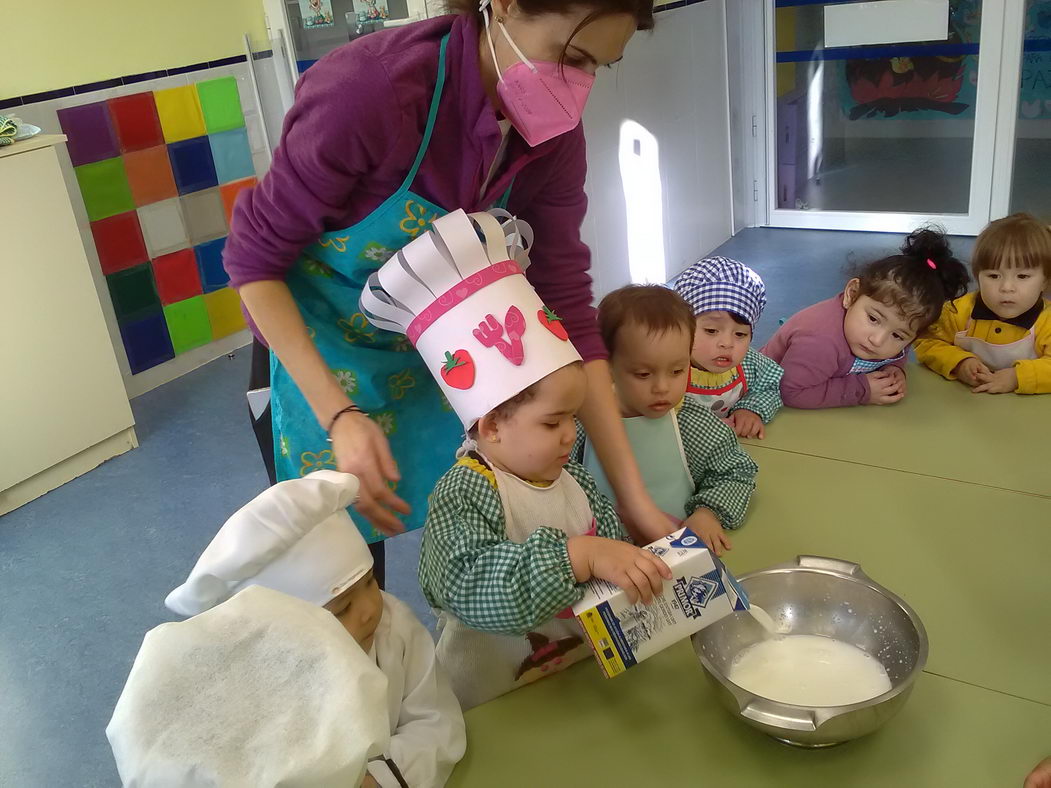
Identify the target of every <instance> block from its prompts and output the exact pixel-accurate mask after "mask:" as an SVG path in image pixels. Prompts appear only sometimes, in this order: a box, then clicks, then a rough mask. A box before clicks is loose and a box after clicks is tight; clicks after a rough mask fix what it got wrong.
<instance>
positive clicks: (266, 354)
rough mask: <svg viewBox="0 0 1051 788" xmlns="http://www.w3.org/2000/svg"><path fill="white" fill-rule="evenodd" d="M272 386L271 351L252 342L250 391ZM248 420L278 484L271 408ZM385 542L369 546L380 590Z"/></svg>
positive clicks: (265, 460) (256, 342)
mask: <svg viewBox="0 0 1051 788" xmlns="http://www.w3.org/2000/svg"><path fill="white" fill-rule="evenodd" d="M269 385H270V350H269V349H268V348H267V347H266V345H264V344H263V343H262V342H260V341H259V340H258V339H253V340H252V370H251V372H250V373H249V376H248V390H249V391H252V390H253V389H262V388H266V387H267V386H269ZM248 418H249V419H251V421H252V431H253V432H254V433H255V440H256V443H258V444H259V453H260V454H262V455H263V464H264V465H265V466H266V475H267V476H269V477H270V484H277V471H276V469H275V468H274V426H273V419H272V417H271V414H270V406H269V405H267V406H266V410H264V411H263V412H262V413H261V414H260V416H259V418H258V419H256V418H253V416H252V412H251V409H249V411H248ZM383 545H384V542H374V543H373V544H370V545H369V552H371V553H372V560H373V570H372V571H373V574H374V575H375V576H376V581H377V582H378V583H379V585H380V588H383V587H384V580H385V579H386V572H385V571H384V570H385V568H386V566H385V561H384V549H383Z"/></svg>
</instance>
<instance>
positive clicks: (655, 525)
mask: <svg viewBox="0 0 1051 788" xmlns="http://www.w3.org/2000/svg"><path fill="white" fill-rule="evenodd" d="M617 513H618V514H619V515H620V518H621V519H622V520H623V521H624V525H625V526H626V527H627V529H628V533H629V534H631V538H632V539H634V540H635V541H636V542H637V543H639V544H650V543H651V542H656V541H657V540H658V539H663V538H664V537H665V536H667V535H668V534H672V533H675V532H676V531H678V530H679V529H680V528H681V527H682V525H681V524H680V523H678V522H677V521H676V520H675V519H674V518H673V517H671V516H670V515H667V514H665V513H664V512H662V511H661V510H660V509H659V508H657V504H655V503H654V502H653V499H652V498H650V496H649V494H648V493H647V494H645V495H642V496H636V497H635V499H634V500H633V501H632V503H631V504H626V505H624V506H618V507H617Z"/></svg>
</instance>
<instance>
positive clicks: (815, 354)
mask: <svg viewBox="0 0 1051 788" xmlns="http://www.w3.org/2000/svg"><path fill="white" fill-rule="evenodd" d="M845 316H846V310H845V309H844V308H843V294H842V293H840V294H839V295H837V296H836V297H835V298H830V299H828V300H827V301H821V302H819V303H817V304H814V305H813V306H808V307H807V308H806V309H804V310H802V311H801V312H797V313H796V314H795V315H793V316H792V317H791V318H790V319H789V320H788V321H787V322H786V323H785V324H784V325H783V326H781V328H779V329H778V330H777V333H776V334H774V335H773V337H771V338H770V341H769V342H767V343H766V346H765V347H764V348H763V353H764V354H765V355H767V356H769V357H770V358H772V359H773V360H774V361H776V362H777V363H778V364H780V365H781V366H782V367H783V368H784V370H785V374H784V376H783V377H782V378H781V399H782V400H784V403H785V405H787V406H788V407H790V408H841V407H845V406H848V405H864V404H866V403H867V402H868V401H869V385H868V382H867V381H866V380H865V376H864V375H863V374H860V373H855V374H851V373H850V368H851V366H853V364H854V354H853V353H851V352H850V346H849V345H847V338H846V337H845V336H844V335H843V318H844V317H845ZM891 363H892V364H894V365H895V366H898V367H901V368H902V369H904V368H905V358H904V357H903V358H901V359H899V360H897V361H892V362H891Z"/></svg>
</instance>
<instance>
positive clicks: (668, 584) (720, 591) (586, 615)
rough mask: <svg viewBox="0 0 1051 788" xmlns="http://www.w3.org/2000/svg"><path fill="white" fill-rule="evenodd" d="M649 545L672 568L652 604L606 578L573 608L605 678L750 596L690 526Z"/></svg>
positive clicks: (594, 583)
mask: <svg viewBox="0 0 1051 788" xmlns="http://www.w3.org/2000/svg"><path fill="white" fill-rule="evenodd" d="M646 549H647V550H650V551H652V552H653V553H654V554H656V555H658V556H660V557H661V558H662V559H663V560H664V562H665V563H666V564H667V565H668V568H669V569H671V571H672V575H673V577H672V579H671V580H665V581H664V593H663V594H662V595H661V596H660V597H657V598H656V599H654V601H653V604H651V605H644V604H642V603H641V602H639V603H638V604H635V605H632V604H630V603H629V602H628V595H627V593H625V592H624V591H623V590H622V589H620V588H618V587H617V586H615V585H613V584H612V583H607V582H606V581H605V580H592V581H590V582H589V583H587V590H586V591H585V593H584V598H583V599H581V600H580V601H579V602H577V603H576V604H575V605H573V613H574V615H576V617H577V620H578V621H579V622H580V626H581V628H582V629H583V630H584V634H585V638H586V639H587V640H588V642H589V643H590V644H591V649H592V651H594V652H595V658H596V659H597V660H598V662H599V665H600V666H601V667H602V672H603V673H605V674H606V678H612V677H613V676H616V675H617V674H618V673H623V672H624V671H625V670H627V669H628V668H630V667H634V666H635V665H636V664H638V663H639V662H641V661H642V660H644V659H646V658H647V657H651V656H653V655H654V654H656V653H657V652H658V651H661V650H662V649H665V648H667V647H668V646H670V645H671V644H672V643H676V642H678V641H679V640H682V639H683V638H686V637H689V636H690V635H692V634H693V633H694V632H697V631H698V630H700V629H703V628H704V627H706V626H708V625H709V624H712V623H714V622H716V621H718V620H719V619H720V618H722V617H723V616H725V615H728V614H729V613H732V612H733V611H735V610H747V609H748V597H747V596H746V595H745V593H744V590H743V589H742V588H741V587H740V585H738V583H737V581H736V580H735V579H734V577H733V576H732V575H731V574H730V572H729V571H728V570H727V569H726V567H725V566H723V563H722V561H720V560H719V559H718V558H716V557H715V554H714V553H711V552H709V551H708V548H707V547H705V545H704V542H703V541H702V540H701V539H700V538H699V537H697V535H696V534H694V533H693V531H691V530H690V529H689V528H683V529H681V530H679V531H676V532H675V533H673V534H671V535H669V536H666V537H664V538H663V539H659V540H657V541H656V542H654V543H653V544H651V545H647V547H646Z"/></svg>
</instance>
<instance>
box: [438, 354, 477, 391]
mask: <svg viewBox="0 0 1051 788" xmlns="http://www.w3.org/2000/svg"><path fill="white" fill-rule="evenodd" d="M442 380H444V381H445V385H447V386H450V387H451V388H454V389H469V388H471V386H473V385H474V359H473V358H471V354H470V353H468V352H467V351H466V350H457V351H456V352H455V353H450V352H449V351H445V363H443V364H442Z"/></svg>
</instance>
